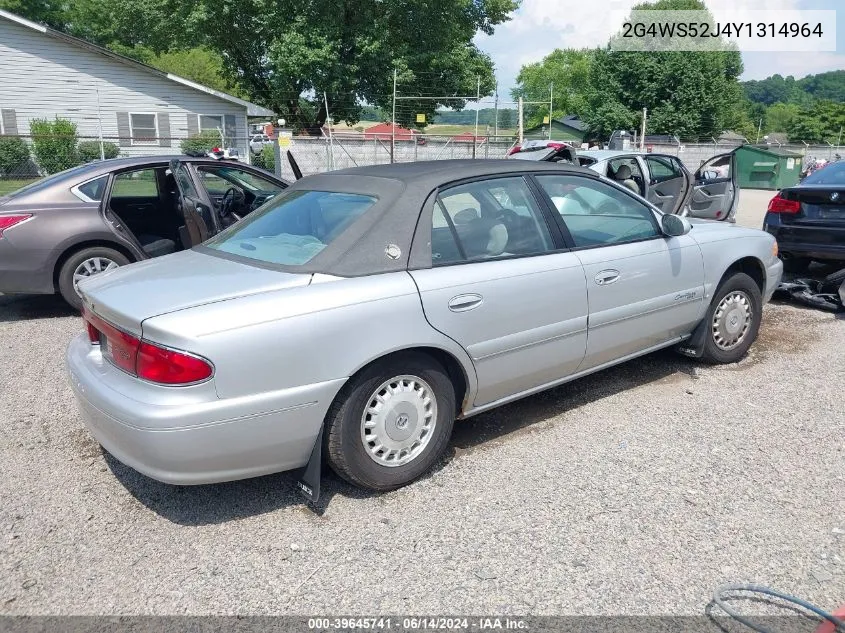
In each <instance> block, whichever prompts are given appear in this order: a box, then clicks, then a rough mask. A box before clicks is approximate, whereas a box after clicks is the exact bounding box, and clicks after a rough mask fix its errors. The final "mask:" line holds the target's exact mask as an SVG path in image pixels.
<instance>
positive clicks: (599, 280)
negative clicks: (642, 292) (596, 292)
mask: <svg viewBox="0 0 845 633" xmlns="http://www.w3.org/2000/svg"><path fill="white" fill-rule="evenodd" d="M618 279H619V271H618V270H613V269H609V270H602V271H601V272H599V273H598V274H597V275H596V277H595V280H596V285H597V286H606V285H608V284H612V283H613V282H614V281H616V280H618Z"/></svg>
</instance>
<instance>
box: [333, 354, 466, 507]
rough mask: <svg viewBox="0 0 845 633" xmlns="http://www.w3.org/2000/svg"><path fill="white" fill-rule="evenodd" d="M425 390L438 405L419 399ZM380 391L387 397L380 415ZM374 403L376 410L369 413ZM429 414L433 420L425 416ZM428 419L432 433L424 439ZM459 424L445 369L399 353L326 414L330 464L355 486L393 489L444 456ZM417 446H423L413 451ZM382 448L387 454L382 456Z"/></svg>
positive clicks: (361, 378)
mask: <svg viewBox="0 0 845 633" xmlns="http://www.w3.org/2000/svg"><path fill="white" fill-rule="evenodd" d="M388 383H390V385H391V387H396V386H397V385H401V387H400V388H399V389H398V390H397V391H398V393H395V394H391V391H390V390H389V389H386V388H384V386H385V385H386V384H388ZM413 385H416V388H415V387H414V386H413ZM425 392H428V393H429V395H430V403H433V407H432V404H428V405H425V403H424V400H423V399H422V398H421V397H420V395H421V394H424V393H425ZM377 393H380V394H381V395H382V402H381V405H382V407H381V410H382V411H383V412H384V413H383V414H381V415H379V414H378V412H377V411H378V409H379V407H378V404H379V401H378V400H377V398H376V394H377ZM385 397H386V398H387V400H386V401H385V400H384V398H385ZM391 400H393V404H392V406H390V403H391ZM370 403H373V404H374V405H375V407H374V408H373V409H372V410H371V411H370V412H368V411H367V409H368V405H369V404H370ZM388 406H389V407H390V408H387V407H388ZM373 411H376V413H375V414H374V413H373ZM426 411H427V412H428V414H429V416H430V417H426V415H420V412H422V413H423V414H424V413H425V412H426ZM426 421H428V424H429V425H431V426H430V431H429V432H428V433H426V434H425V436H424V437H421V434H422V431H423V430H424V427H425V422H426ZM454 421H455V388H454V386H453V385H452V381H451V380H450V379H449V376H448V374H447V373H446V371H445V370H444V369H443V367H441V366H440V364H439V363H437V362H436V361H435V360H434V359H432V358H430V357H429V356H427V355H425V354H420V353H416V352H406V353H401V354H397V355H396V356H393V357H390V358H388V359H385V360H384V361H382V362H377V363H374V364H373V365H370V366H369V367H366V368H364V369H363V370H362V371H361V372H359V373H358V374H357V375H356V376H355V377H353V378H352V379H351V380H350V382H349V384H348V385H347V386H346V387H344V389H343V390H342V391H341V393H340V394H339V395H338V397H337V398H336V399H335V402H334V404H332V407H331V408H330V409H329V412H328V414H327V415H326V433H325V451H326V456H327V461H328V464H329V466H331V468H332V470H334V471H335V472H336V473H337V474H338V475H340V476H341V477H342V478H343V479H345V480H346V481H348V482H350V483H352V484H354V485H356V486H359V487H361V488H367V489H369V490H374V491H378V492H384V491H387V490H394V489H396V488H399V487H401V486H404V485H406V484H408V483H410V482H412V481H414V480H415V479H417V478H418V477H419V476H421V475H422V474H423V473H425V472H426V471H428V470H429V469H430V468H431V467H432V466H433V465H434V464H435V463H436V462H437V461H438V460H439V459H440V458H441V456H442V455H443V453H444V451H445V450H446V446H447V445H448V443H449V438H450V437H451V435H452V426H453V424H454ZM403 423H404V426H403ZM368 427H369V428H368ZM389 432H390V433H393V434H394V435H393V436H391V435H389ZM413 442H420V445H419V446H418V447H417V448H414V447H413V445H412V443H413ZM380 446H381V447H382V448H383V449H384V450H383V453H382V454H381V455H378V454H377V453H376V451H377V448H378V447H380ZM402 446H404V447H405V449H404V451H403V450H401V447H402ZM403 453H404V455H403ZM391 455H392V457H391ZM391 460H392V464H391Z"/></svg>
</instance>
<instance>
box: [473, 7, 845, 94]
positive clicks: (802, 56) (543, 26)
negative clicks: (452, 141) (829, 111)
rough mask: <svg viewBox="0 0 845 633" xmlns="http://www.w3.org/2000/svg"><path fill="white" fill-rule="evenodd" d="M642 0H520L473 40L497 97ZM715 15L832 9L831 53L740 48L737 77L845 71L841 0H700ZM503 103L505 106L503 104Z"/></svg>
mask: <svg viewBox="0 0 845 633" xmlns="http://www.w3.org/2000/svg"><path fill="white" fill-rule="evenodd" d="M641 1H642V0H522V6H521V7H520V8H519V9H518V10H517V11H516V12H515V13H514V15H513V17H512V19H511V20H510V21H509V22H506V23H505V24H502V25H499V26H498V27H496V31H495V33H494V34H493V35H489V36H488V35H486V34H484V33H479V34H478V35H477V36H476V37H475V43H476V45H477V46H478V47H479V48H480V49H481V50H482V51H484V52H486V53H487V54H489V55H490V56H491V57H492V59H493V62H494V63H495V65H496V78H497V80H498V82H499V95H500V99H501V100H509V99H510V89H511V88H513V87H514V86H515V85H516V76H517V74H518V73H519V69H520V68H521V67H522V66H523V65H524V64H529V63H532V62H538V61H540V60H542V59H543V57H545V56H546V55H548V54H549V53H550V52H552V51H553V50H554V49H555V48H583V47H594V46H598V45H604V44H606V43H607V41H608V39H609V37H610V35H611V33H612V32H613V31H616V30H617V29H618V28H619V25H613V24H611V23H610V19H609V16H610V14H611V13H612V12H614V11H627V10H629V9H630V8H631V7H632V6H633V5H635V4H638V3H639V2H641ZM705 3H706V4H707V7H708V8H709V9H710V10H711V11H712V12H713V14H714V17H715V18H716V20H719V16H720V14H721V15H725V11H726V9H728V8H736V7H737V6H739V5H741V6H742V9H837V8H840V10H839V11H838V12H837V16H836V18H837V24H836V35H837V46H836V52H835V53H834V52H815V53H795V52H789V53H786V52H784V53H772V52H770V53H743V54H742V58H743V64H744V67H745V72H744V73H743V74H742V76H741V79H742V80H747V79H764V78H766V77H768V76H770V75H773V74H775V73H780V74H781V75H783V76H787V75H793V76H794V77H795V78H796V79H797V78H800V77H803V76H805V75H808V74H814V73H820V72H825V71H828V70H839V69H843V70H845V2H843V0H705ZM500 104H501V105H502V107H508V106H507V104H502V103H501V101H500Z"/></svg>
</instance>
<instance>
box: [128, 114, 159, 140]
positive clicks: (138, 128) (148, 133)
mask: <svg viewBox="0 0 845 633" xmlns="http://www.w3.org/2000/svg"><path fill="white" fill-rule="evenodd" d="M129 133H130V137H131V138H132V144H133V145H158V117H157V116H156V115H155V114H145V113H130V114H129Z"/></svg>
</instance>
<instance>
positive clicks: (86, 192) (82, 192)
mask: <svg viewBox="0 0 845 633" xmlns="http://www.w3.org/2000/svg"><path fill="white" fill-rule="evenodd" d="M108 178H109V177H108V176H100V177H99V178H94V180H89V181H88V182H84V183H82V184H81V185H77V186H76V187H74V188H73V189H71V191H73V193H74V195H76V196H77V197H78V198H82V199H83V200H85V201H86V202H99V201H100V200H102V199H103V191H105V189H106V182H107V181H108Z"/></svg>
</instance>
